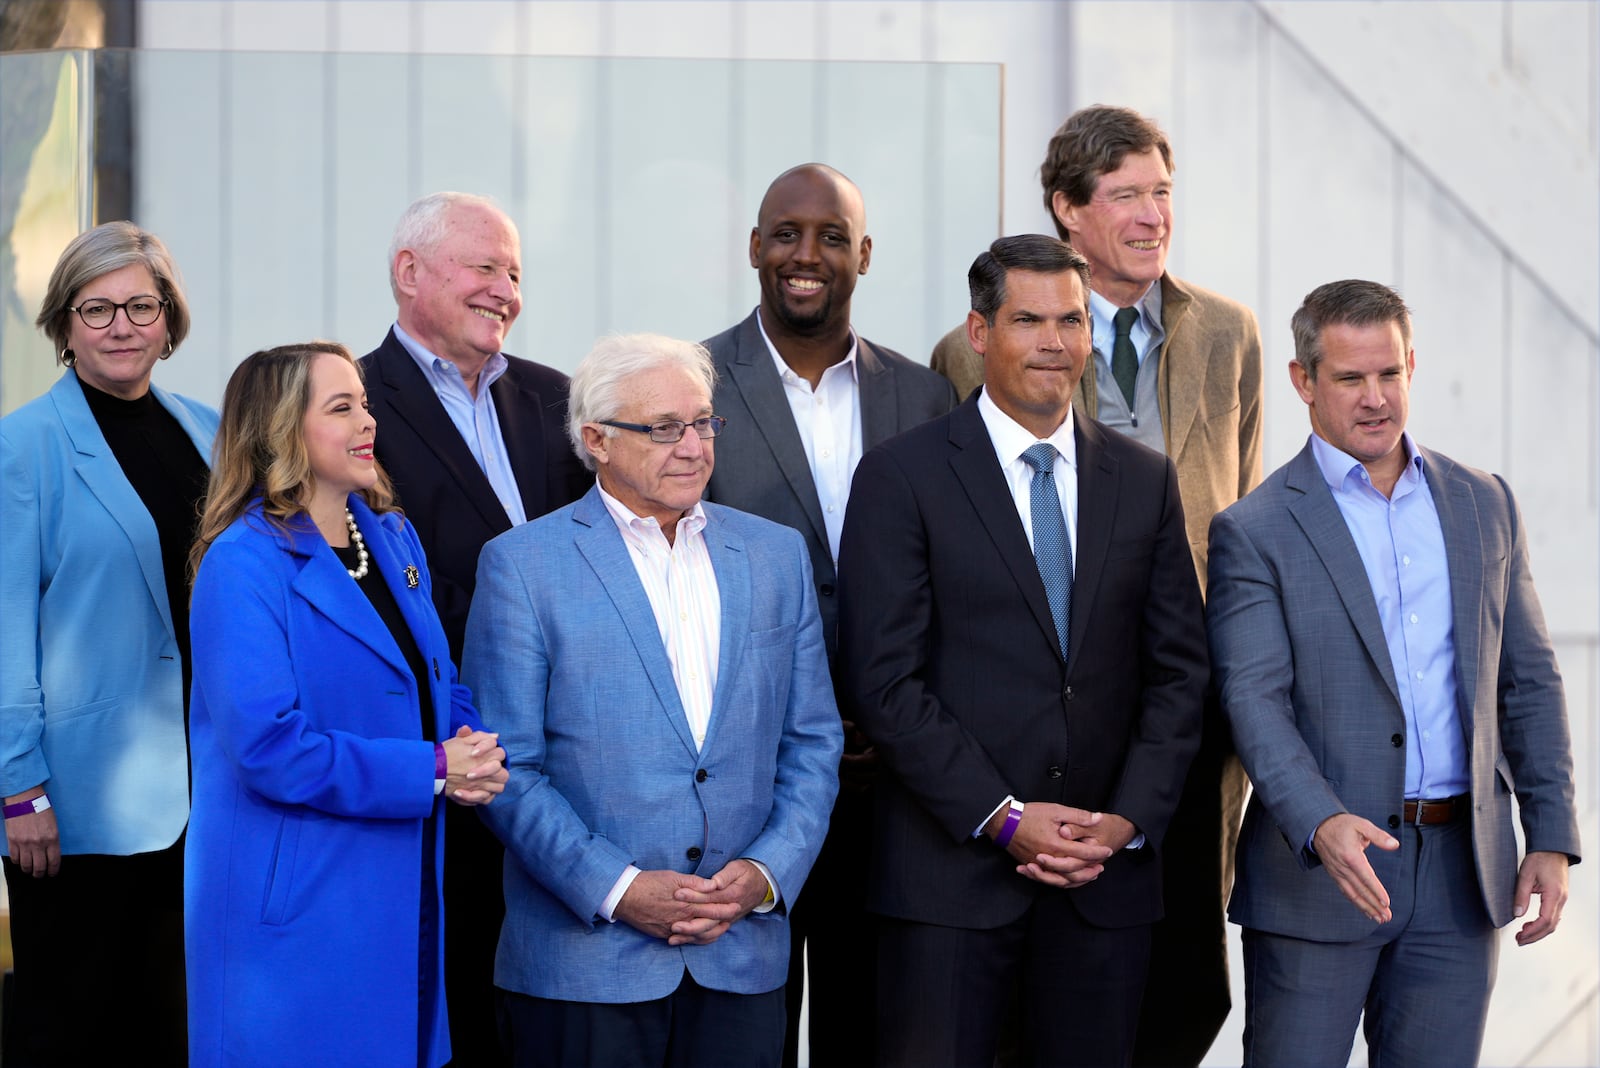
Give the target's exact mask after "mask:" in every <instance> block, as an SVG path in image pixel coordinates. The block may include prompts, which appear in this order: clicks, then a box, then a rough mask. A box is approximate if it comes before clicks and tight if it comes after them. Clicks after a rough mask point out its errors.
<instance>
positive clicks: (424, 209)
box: [389, 190, 521, 303]
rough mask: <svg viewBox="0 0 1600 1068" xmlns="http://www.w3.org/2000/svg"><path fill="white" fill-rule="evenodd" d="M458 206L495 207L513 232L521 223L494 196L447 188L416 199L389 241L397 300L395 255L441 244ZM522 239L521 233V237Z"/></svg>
mask: <svg viewBox="0 0 1600 1068" xmlns="http://www.w3.org/2000/svg"><path fill="white" fill-rule="evenodd" d="M455 208H484V209H486V210H488V211H492V212H494V213H495V214H496V215H498V216H500V217H501V218H502V219H504V220H505V223H506V225H507V226H509V227H511V232H512V234H516V232H517V224H516V223H514V222H512V221H511V216H509V215H507V214H506V213H505V212H504V211H502V210H501V208H500V205H499V204H496V203H495V202H494V200H493V199H492V198H491V197H485V196H479V195H478V194H476V193H456V192H452V191H450V190H445V191H443V192H439V193H429V194H428V195H427V196H425V197H423V198H422V199H420V200H416V201H413V202H412V204H411V206H410V207H409V208H407V209H406V210H405V212H404V213H403V214H402V215H401V216H400V221H399V222H397V223H395V225H394V238H393V240H391V241H390V242H389V292H391V293H393V294H394V299H395V302H396V303H398V302H399V300H400V286H399V283H398V282H397V281H396V280H395V276H394V261H395V257H396V256H399V255H400V251H401V250H402V249H410V250H411V251H413V252H417V253H427V252H432V251H433V250H434V249H435V248H437V247H438V245H439V242H441V241H443V240H444V235H445V232H446V231H447V230H448V229H449V226H448V221H449V217H450V212H451V211H452V210H453V209H455ZM520 240H521V238H520V237H519V238H518V241H519V242H520Z"/></svg>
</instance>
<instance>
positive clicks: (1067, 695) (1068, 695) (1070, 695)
mask: <svg viewBox="0 0 1600 1068" xmlns="http://www.w3.org/2000/svg"><path fill="white" fill-rule="evenodd" d="M1061 696H1062V697H1063V698H1065V699H1066V700H1068V701H1071V700H1073V699H1074V698H1076V697H1077V696H1078V695H1077V694H1075V693H1073V692H1072V687H1071V686H1068V687H1067V688H1066V689H1065V690H1063V691H1061Z"/></svg>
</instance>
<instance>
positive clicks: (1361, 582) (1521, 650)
mask: <svg viewBox="0 0 1600 1068" xmlns="http://www.w3.org/2000/svg"><path fill="white" fill-rule="evenodd" d="M1422 455H1423V457H1424V460H1423V463H1424V470H1425V471H1426V475H1427V479H1428V488H1429V490H1430V491H1431V492H1432V494H1433V503H1434V507H1435V508H1437V509H1438V512H1439V525H1440V527H1441V528H1442V529H1443V531H1444V546H1445V559H1446V562H1447V564H1448V566H1449V573H1450V599H1451V613H1452V621H1453V625H1454V641H1455V654H1456V655H1455V661H1456V662H1455V674H1456V693H1457V701H1458V704H1459V706H1460V713H1461V731H1462V734H1463V736H1464V737H1465V739H1466V742H1467V753H1468V756H1469V763H1470V765H1471V767H1470V780H1471V784H1472V810H1473V816H1472V844H1473V852H1474V854H1475V855H1476V858H1477V866H1478V883H1479V889H1480V890H1481V892H1482V894H1483V902H1484V906H1485V908H1486V909H1487V910H1488V913H1489V918H1490V919H1491V920H1492V921H1493V922H1494V924H1495V926H1497V927H1499V926H1503V925H1504V924H1506V923H1508V922H1510V920H1511V918H1512V916H1511V903H1512V890H1513V886H1514V884H1515V882H1516V875H1517V842H1516V838H1515V835H1514V832H1513V830H1512V823H1511V820H1512V814H1511V795H1512V793H1513V792H1515V794H1516V796H1517V801H1518V806H1519V810H1520V814H1521V817H1522V827H1523V831H1524V834H1525V836H1526V841H1527V848H1528V849H1530V850H1551V851H1554V852H1557V853H1566V854H1568V855H1569V856H1571V857H1572V858H1573V859H1574V860H1576V859H1577V856H1578V826H1577V813H1576V809H1575V806H1574V802H1573V783H1572V747H1571V741H1570V739H1569V737H1568V732H1567V716H1566V702H1565V699H1564V697H1563V694H1562V688H1561V676H1560V674H1559V672H1558V671H1557V669H1556V661H1555V653H1554V651H1553V650H1552V648H1551V646H1550V636H1549V634H1547V633H1546V631H1545V626H1544V614H1543V612H1542V611H1541V610H1540V607H1539V597H1538V594H1537V593H1535V592H1534V588H1533V579H1532V577H1531V576H1530V574H1529V571H1528V548H1527V538H1526V536H1525V534H1524V531H1523V526H1522V517H1521V515H1520V514H1519V513H1518V511H1517V507H1516V503H1515V502H1514V501H1513V500H1512V497H1511V491H1510V490H1509V489H1508V488H1507V487H1506V484H1505V482H1504V481H1503V480H1501V479H1500V478H1498V477H1496V476H1492V475H1487V474H1484V473H1483V472H1481V471H1474V470H1473V469H1472V468H1470V467H1465V466H1462V465H1460V464H1457V463H1455V462H1454V461H1453V460H1450V459H1448V458H1446V457H1444V456H1440V455H1439V454H1438V453H1435V452H1429V451H1427V450H1422ZM1207 614H1208V620H1209V623H1210V630H1211V648H1212V650H1213V651H1214V653H1215V655H1216V664H1217V680H1218V683H1219V687H1220V689H1221V692H1222V700H1223V705H1224V708H1225V709H1226V711H1227V714H1228V719H1229V720H1230V721H1231V722H1232V724H1233V735H1234V739H1235V741H1236V742H1237V744H1238V747H1239V756H1240V757H1241V758H1242V759H1243V760H1244V765H1245V770H1246V771H1248V772H1249V773H1250V778H1251V780H1252V781H1253V782H1254V784H1255V794H1254V796H1253V797H1252V798H1251V800H1250V807H1249V810H1248V811H1247V812H1246V814H1245V821H1244V830H1243V832H1242V834H1241V836H1240V839H1239V878H1238V883H1237V886H1236V887H1235V890H1234V894H1233V901H1232V903H1231V905H1230V907H1229V917H1230V918H1231V919H1232V920H1233V922H1235V923H1238V924H1242V925H1243V926H1245V927H1252V928H1256V929H1259V930H1264V931H1272V932H1274V933H1277V934H1285V935H1290V936H1293V937H1296V938H1305V939H1312V940H1315V941H1318V942H1337V941H1351V940H1354V939H1357V938H1361V937H1364V936H1365V935H1367V934H1368V933H1370V932H1371V931H1372V921H1371V920H1369V919H1367V918H1366V917H1365V916H1363V915H1362V914H1361V913H1360V912H1359V911H1357V909H1356V908H1355V907H1354V906H1353V905H1351V904H1350V902H1349V901H1347V900H1346V899H1345V897H1344V895H1343V894H1342V893H1340V892H1339V889H1338V887H1337V886H1335V885H1334V882H1333V880H1332V879H1331V878H1329V877H1328V875H1327V873H1325V872H1322V871H1318V870H1317V868H1318V867H1320V861H1318V860H1317V858H1316V857H1315V856H1314V855H1313V854H1312V853H1311V852H1310V851H1309V850H1307V849H1306V848H1305V846H1306V841H1307V839H1308V838H1309V837H1310V836H1311V833H1312V832H1313V831H1314V830H1315V829H1316V828H1317V826H1318V825H1319V824H1321V822H1322V821H1323V820H1325V819H1327V818H1328V817H1329V816H1332V815H1335V814H1336V813H1339V812H1353V813H1355V814H1356V815H1358V816H1361V817H1364V818H1365V819H1368V820H1371V821H1372V822H1373V823H1376V824H1377V825H1378V826H1379V827H1385V828H1390V829H1393V828H1395V827H1397V826H1399V822H1400V821H1399V814H1400V811H1401V804H1402V802H1403V801H1404V800H1405V773H1406V756H1405V749H1404V748H1403V747H1402V746H1401V745H1396V744H1394V743H1395V740H1397V739H1403V737H1404V734H1405V731H1406V724H1405V713H1404V711H1403V709H1402V706H1401V704H1400V697H1399V690H1398V688H1397V686H1396V682H1395V670H1394V665H1393V664H1391V663H1390V659H1389V647H1388V644H1387V642H1386V641H1385V639H1384V634H1383V622H1382V620H1381V619H1380V618H1379V615H1378V605H1377V601H1376V600H1375V599H1374V597H1373V594H1372V586H1371V583H1370V582H1369V580H1368V578H1367V572H1366V568H1365V567H1364V565H1363V564H1362V562H1361V554H1360V553H1359V552H1358V551H1357V549H1356V543H1355V540H1354V539H1353V538H1352V537H1351V536H1350V529H1349V527H1348V526H1347V525H1346V524H1345V520H1344V516H1343V514H1342V513H1341V512H1340V511H1339V505H1338V503H1337V502H1336V501H1335V500H1334V498H1333V494H1332V492H1330V491H1329V489H1328V484H1327V482H1326V481H1324V479H1323V477H1322V471H1321V469H1320V468H1319V467H1318V466H1317V462H1316V458H1315V456H1314V455H1313V453H1312V451H1311V446H1310V445H1309V444H1308V445H1307V446H1306V447H1305V448H1304V449H1302V450H1301V451H1300V453H1299V455H1297V456H1296V457H1295V458H1294V459H1292V460H1290V461H1289V462H1288V463H1287V464H1286V465H1284V466H1283V467H1281V468H1279V469H1278V470H1277V471H1276V472H1274V473H1273V474H1272V475H1271V476H1269V477H1268V478H1267V480H1266V481H1265V482H1263V483H1262V484H1261V487H1260V488H1259V489H1257V490H1256V491H1255V492H1254V493H1252V494H1250V495H1249V496H1248V497H1246V498H1245V499H1244V500H1242V501H1240V502H1239V503H1238V504H1236V505H1234V506H1233V507H1231V508H1229V509H1228V510H1227V511H1225V512H1223V513H1221V514H1220V515H1218V516H1217V517H1216V519H1215V520H1213V521H1212V524H1211V599H1210V602H1209V604H1208V606H1207ZM1367 859H1368V861H1370V862H1371V864H1372V869H1373V871H1374V872H1375V873H1376V874H1377V876H1378V878H1379V879H1380V880H1382V881H1383V882H1384V884H1385V885H1390V886H1392V885H1394V881H1395V880H1396V879H1398V878H1399V875H1398V865H1399V864H1400V861H1401V854H1400V853H1398V852H1394V853H1389V852H1384V851H1383V850H1379V849H1369V850H1367Z"/></svg>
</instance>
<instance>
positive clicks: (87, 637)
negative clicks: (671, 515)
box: [0, 222, 217, 1065]
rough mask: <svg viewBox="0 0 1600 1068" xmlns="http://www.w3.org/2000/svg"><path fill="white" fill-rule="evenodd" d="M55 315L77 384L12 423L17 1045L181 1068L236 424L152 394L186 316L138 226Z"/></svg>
mask: <svg viewBox="0 0 1600 1068" xmlns="http://www.w3.org/2000/svg"><path fill="white" fill-rule="evenodd" d="M37 325H38V327H39V329H40V330H42V331H43V332H44V333H45V334H46V335H47V336H48V337H49V338H50V340H51V343H52V345H53V347H54V348H55V351H56V355H57V359H58V360H59V361H60V362H61V363H62V364H64V365H65V366H66V373H64V374H63V375H62V376H61V378H60V379H59V380H58V381H57V382H56V384H55V385H54V386H53V387H51V389H50V391H49V392H48V393H47V394H45V395H44V396H42V397H40V398H38V399H37V400H34V401H33V402H31V403H29V404H27V405H24V406H23V407H21V408H19V409H18V410H17V411H15V412H13V413H12V414H11V415H8V416H6V417H5V418H4V419H0V560H4V566H3V567H0V619H4V625H3V626H0V795H4V806H5V831H4V834H5V845H6V854H7V855H6V857H5V858H4V861H3V863H4V868H5V877H6V885H7V888H8V890H9V892H10V896H11V937H12V946H13V950H14V954H15V972H14V983H15V994H14V997H15V1000H14V1003H13V1005H12V1009H13V1011H12V1013H11V1026H12V1027H13V1028H14V1029H15V1032H14V1034H13V1035H11V1036H8V1039H9V1042H8V1045H10V1047H11V1049H10V1053H11V1055H12V1056H13V1057H14V1058H15V1061H16V1063H17V1064H19V1065H35V1064H116V1063H126V1062H127V1061H128V1060H129V1059H130V1058H133V1059H136V1060H138V1061H139V1062H141V1063H144V1064H161V1065H170V1064H183V1063H185V1060H186V1052H185V1051H186V1039H185V1005H184V970H183V837H184V828H185V827H186V826H187V824H188V819H189V763H188V748H187V735H186V725H185V720H186V713H187V707H186V706H187V700H188V692H189V613H188V604H189V596H188V587H187V582H186V573H185V572H186V564H187V561H188V549H189V544H190V542H191V541H192V540H193V537H194V532H195V524H196V521H197V519H198V516H199V511H198V508H197V505H198V502H199V500H200V498H201V496H202V495H203V494H204V492H205V487H206V478H207V474H208V464H209V459H210V454H211V439H212V436H213V435H214V434H215V433H216V429H217V413H216V412H215V411H213V410H212V409H211V408H208V407H206V406H205V405H203V404H200V403H198V402H196V401H192V400H189V399H188V398H185V397H180V396H177V395H175V394H171V393H167V392H165V391H164V390H161V389H159V388H157V387H155V386H153V385H151V383H150V375H151V371H152V370H153V369H154V368H155V365H156V363H157V362H158V361H160V360H164V359H167V358H168V357H170V356H171V355H172V353H173V351H174V350H175V349H177V347H178V346H179V345H180V344H182V342H183V339H184V337H185V336H186V335H187V334H188V332H189V307H188V303H187V302H186V301H185V299H184V295H183V288H182V286H181V284H180V282H179V280H178V272H177V267H176V266H175V264H174V263H173V261H172V256H171V254H170V253H168V251H167V249H166V246H165V245H163V244H162V243H161V240H160V239H159V238H157V237H156V236H155V235H154V234H150V233H147V232H145V231H143V230H141V229H139V228H138V227H137V226H134V225H133V224H132V223H127V222H113V223H104V224H102V225H100V226H96V227H95V228H94V229H92V230H89V231H87V232H86V233H83V234H80V235H79V236H78V237H77V238H75V239H74V240H73V241H72V242H71V243H70V244H69V245H68V246H67V248H66V250H65V251H64V252H63V253H62V254H61V258H60V260H59V261H58V262H57V263H56V266H55V270H54V272H53V273H52V274H51V276H50V283H49V288H48V290H47V291H46V293H45V298H44V302H43V305H42V307H41V308H40V310H39V317H38V320H37ZM8 1063H9V1061H8Z"/></svg>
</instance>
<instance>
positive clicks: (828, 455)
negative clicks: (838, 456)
mask: <svg viewBox="0 0 1600 1068" xmlns="http://www.w3.org/2000/svg"><path fill="white" fill-rule="evenodd" d="M822 458H823V459H824V460H831V459H833V450H832V449H823V450H822Z"/></svg>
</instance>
